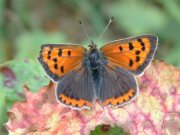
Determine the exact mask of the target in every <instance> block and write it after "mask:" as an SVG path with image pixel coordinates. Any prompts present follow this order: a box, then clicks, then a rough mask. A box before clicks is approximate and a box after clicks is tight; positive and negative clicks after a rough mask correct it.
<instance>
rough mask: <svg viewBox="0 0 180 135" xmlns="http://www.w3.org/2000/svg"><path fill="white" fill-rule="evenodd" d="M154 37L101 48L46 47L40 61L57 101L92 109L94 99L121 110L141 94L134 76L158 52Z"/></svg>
mask: <svg viewBox="0 0 180 135" xmlns="http://www.w3.org/2000/svg"><path fill="white" fill-rule="evenodd" d="M157 43H158V39H157V37H156V36H154V35H142V36H135V37H130V38H126V39H121V40H115V41H112V42H109V43H107V44H105V45H104V46H103V47H101V48H100V49H98V48H97V45H96V44H95V43H94V42H93V41H91V43H90V45H89V46H88V50H87V49H86V48H84V47H83V46H82V45H74V44H44V45H42V47H41V51H40V55H39V57H38V60H39V62H40V63H41V65H42V66H43V68H44V70H45V71H46V73H47V75H48V76H49V77H50V78H51V79H52V80H53V81H54V82H57V84H58V85H57V89H56V98H57V100H58V101H60V102H61V103H63V104H64V105H67V106H70V107H72V108H75V109H82V108H92V105H93V101H94V99H99V100H100V101H101V103H102V106H104V107H108V106H112V107H119V106H122V105H124V104H126V103H128V102H129V101H131V100H133V99H134V98H135V97H136V95H137V94H138V85H137V82H136V79H135V77H134V75H140V74H142V73H143V72H144V70H145V69H146V68H147V66H148V65H149V64H150V63H151V61H152V59H153V57H154V54H155V51H156V49H157Z"/></svg>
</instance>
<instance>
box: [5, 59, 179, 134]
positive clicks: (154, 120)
mask: <svg viewBox="0 0 180 135" xmlns="http://www.w3.org/2000/svg"><path fill="white" fill-rule="evenodd" d="M138 83H139V87H140V92H139V95H138V97H137V99H136V100H134V101H133V102H131V103H130V104H127V105H125V106H123V107H121V108H117V109H113V108H103V107H102V106H101V105H100V104H99V102H98V101H96V102H95V104H94V108H93V109H92V110H81V111H78V110H72V109H70V108H68V107H64V106H63V105H61V104H59V103H57V102H56V99H55V95H54V90H55V87H56V85H55V84H52V83H50V84H49V85H48V86H45V87H43V88H41V89H40V90H39V92H38V93H31V92H30V91H29V90H28V88H27V87H24V91H25V94H26V101H24V102H21V101H20V102H17V103H15V104H14V106H13V108H12V109H11V110H10V111H9V112H8V113H7V114H8V116H9V121H8V122H7V123H6V127H7V129H8V131H9V133H12V134H40V133H41V134H62V135H71V134H73V135H74V134H89V133H90V130H93V129H94V128H95V127H96V126H98V125H101V124H110V125H111V126H114V125H117V126H120V127H123V129H124V130H125V131H126V132H127V133H129V134H133V135H136V134H142V135H143V134H146V135H147V134H148V135H159V134H163V135H164V134H165V135H166V134H173V135H176V134H178V133H179V132H180V128H179V127H180V70H178V69H176V68H175V67H173V66H171V65H168V64H165V63H164V62H159V61H156V62H154V63H152V65H151V66H150V67H149V68H148V69H147V70H146V72H145V73H144V75H143V76H142V77H139V78H138Z"/></svg>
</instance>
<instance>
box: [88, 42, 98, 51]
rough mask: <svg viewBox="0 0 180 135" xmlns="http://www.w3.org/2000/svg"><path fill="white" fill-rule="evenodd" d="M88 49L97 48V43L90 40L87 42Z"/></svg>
mask: <svg viewBox="0 0 180 135" xmlns="http://www.w3.org/2000/svg"><path fill="white" fill-rule="evenodd" d="M88 47H89V50H90V51H94V50H96V49H97V45H96V44H95V43H94V41H92V40H91V43H90V44H89V46H88Z"/></svg>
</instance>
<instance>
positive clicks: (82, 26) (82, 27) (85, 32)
mask: <svg viewBox="0 0 180 135" xmlns="http://www.w3.org/2000/svg"><path fill="white" fill-rule="evenodd" d="M79 24H80V26H81V29H82V31H83V33H84V34H85V35H86V37H87V38H88V39H89V41H90V42H92V40H91V39H90V37H89V35H88V33H87V31H86V29H85V27H84V24H83V23H82V22H81V21H79Z"/></svg>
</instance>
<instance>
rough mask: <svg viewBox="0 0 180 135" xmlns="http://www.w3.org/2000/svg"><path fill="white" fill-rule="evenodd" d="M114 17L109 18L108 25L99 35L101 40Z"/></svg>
mask: <svg viewBox="0 0 180 135" xmlns="http://www.w3.org/2000/svg"><path fill="white" fill-rule="evenodd" d="M113 19H114V17H111V19H110V20H109V22H108V24H107V25H106V27H105V29H104V31H103V32H102V33H101V35H100V36H99V38H98V40H100V39H101V38H102V36H103V34H104V33H105V32H106V30H107V28H108V27H109V25H110V24H111V22H112V21H113Z"/></svg>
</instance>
